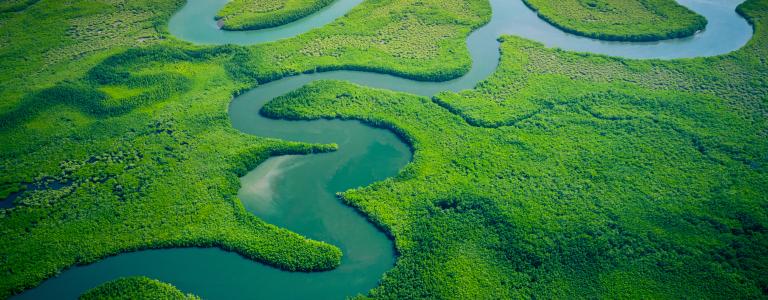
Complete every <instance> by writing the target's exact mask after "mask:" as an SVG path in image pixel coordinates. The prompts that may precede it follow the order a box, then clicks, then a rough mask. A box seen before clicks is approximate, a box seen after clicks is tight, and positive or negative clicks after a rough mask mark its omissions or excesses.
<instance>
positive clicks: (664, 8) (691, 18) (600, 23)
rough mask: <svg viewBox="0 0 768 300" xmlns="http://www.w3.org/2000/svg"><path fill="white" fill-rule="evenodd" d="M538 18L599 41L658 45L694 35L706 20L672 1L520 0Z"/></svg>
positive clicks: (704, 25)
mask: <svg viewBox="0 0 768 300" xmlns="http://www.w3.org/2000/svg"><path fill="white" fill-rule="evenodd" d="M523 2H524V3H526V4H527V5H528V6H529V7H530V8H531V9H533V10H535V11H536V12H537V13H538V15H539V17H541V18H542V19H544V20H545V21H547V22H549V23H550V24H552V25H554V26H556V27H558V28H560V29H562V30H564V31H566V32H570V33H573V34H578V35H583V36H588V37H592V38H597V39H602V40H617V41H658V40H664V39H672V38H679V37H686V36H690V35H693V34H694V33H696V31H699V30H703V29H704V27H706V26H707V19H706V18H704V17H702V16H700V15H698V14H696V13H694V12H692V11H690V10H688V9H687V8H685V7H683V6H681V5H679V4H677V2H675V1H674V0H565V1H563V0H523Z"/></svg>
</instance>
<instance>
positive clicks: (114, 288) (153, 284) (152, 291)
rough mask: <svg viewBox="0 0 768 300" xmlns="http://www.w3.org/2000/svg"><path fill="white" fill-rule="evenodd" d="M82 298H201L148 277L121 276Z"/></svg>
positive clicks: (82, 299) (126, 299) (89, 291)
mask: <svg viewBox="0 0 768 300" xmlns="http://www.w3.org/2000/svg"><path fill="white" fill-rule="evenodd" d="M80 299H81V300H99V299H113V300H118V299H125V300H130V299H158V300H161V299H162V300H171V299H178V300H194V299H200V297H197V296H195V295H192V294H184V293H183V292H181V291H179V289H177V288H176V287H175V286H172V285H170V284H167V283H164V282H160V281H158V280H154V279H149V278H147V277H143V276H138V277H124V278H119V279H116V280H113V281H110V282H107V283H104V284H102V285H100V286H98V287H95V288H93V289H91V290H88V291H87V292H85V293H84V294H83V295H81V296H80Z"/></svg>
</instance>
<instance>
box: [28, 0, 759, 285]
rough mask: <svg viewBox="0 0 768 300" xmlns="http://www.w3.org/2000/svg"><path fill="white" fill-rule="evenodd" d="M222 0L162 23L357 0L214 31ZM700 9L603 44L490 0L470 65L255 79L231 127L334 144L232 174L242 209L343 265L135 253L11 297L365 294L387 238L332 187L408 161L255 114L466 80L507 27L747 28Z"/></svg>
mask: <svg viewBox="0 0 768 300" xmlns="http://www.w3.org/2000/svg"><path fill="white" fill-rule="evenodd" d="M226 2H227V0H189V1H188V3H187V4H186V5H185V6H184V7H183V8H182V9H180V10H179V11H178V12H177V13H176V14H175V15H174V16H173V17H172V18H171V20H170V22H169V30H170V32H171V33H172V34H173V35H174V36H176V37H178V38H180V39H183V40H188V41H190V42H193V43H200V44H226V43H232V44H241V45H247V44H255V43H263V42H270V41H275V40H279V39H283V38H289V37H292V36H296V35H298V34H301V33H304V32H307V31H309V30H312V29H314V28H318V27H321V26H323V25H325V24H328V23H330V22H333V21H334V20H335V19H337V18H339V17H341V16H343V15H344V14H345V13H347V12H348V11H349V10H351V9H355V7H356V6H358V5H359V4H360V3H362V2H363V0H337V1H336V2H334V3H333V4H332V5H330V6H328V7H326V8H325V9H323V10H321V11H319V12H317V13H315V14H313V15H311V16H308V17H306V18H304V19H301V20H298V21H296V22H293V23H291V24H287V25H284V26H280V27H276V28H272V29H266V30H257V31H244V32H226V31H221V30H219V29H218V28H217V26H216V23H215V21H214V20H213V16H214V14H215V13H216V11H218V10H219V9H220V8H221V7H222V6H223V5H224V4H226ZM678 2H679V3H680V4H682V5H684V6H686V7H688V8H690V9H692V10H693V11H695V12H697V13H699V14H701V15H703V16H705V17H706V18H707V20H708V21H709V24H708V26H707V29H706V30H704V31H703V32H700V33H697V34H696V35H694V36H692V37H688V38H683V39H674V40H666V41H660V42H648V43H630V42H606V41H599V40H594V39H590V38H584V37H579V36H575V35H572V34H568V33H565V32H562V31H560V30H559V29H557V28H555V27H553V26H551V25H549V24H548V23H546V22H544V21H542V20H541V19H539V18H538V17H537V16H536V14H535V13H534V12H532V11H531V10H530V9H529V8H528V7H526V6H525V5H524V4H523V3H522V2H521V1H520V0H491V1H490V3H491V6H492V9H493V17H492V20H491V21H490V22H489V23H488V24H487V25H485V26H483V27H481V28H479V29H477V30H475V31H474V32H473V33H472V34H471V35H470V36H469V37H468V38H467V46H468V47H469V50H470V55H471V57H472V62H473V64H472V69H471V70H470V72H468V73H467V74H465V75H464V76H462V77H461V78H458V79H455V80H451V81H446V82H419V81H413V80H407V79H403V78H398V77H395V76H391V75H384V74H376V73H367V72H357V71H331V72H323V73H316V74H303V75H298V76H293V77H288V78H283V79H281V80H278V81H275V82H271V83H268V84H264V85H260V86H259V87H257V88H254V89H253V90H251V91H249V92H247V93H245V94H243V95H240V96H238V97H237V98H235V99H234V100H233V102H232V104H231V105H230V109H229V114H230V117H231V119H232V124H233V126H234V127H235V128H237V129H239V130H241V131H243V132H246V133H249V134H254V135H258V136H268V137H277V138H282V139H286V140H292V141H304V142H320V143H337V144H338V145H339V150H338V151H336V152H333V153H325V154H315V155H306V156H281V157H274V158H271V159H269V160H267V161H266V162H264V163H262V164H261V165H259V166H258V167H257V168H256V169H255V170H253V171H251V172H250V173H249V174H247V175H246V176H244V177H243V178H241V183H242V188H241V190H240V192H239V194H238V196H239V198H240V199H241V200H242V201H243V203H244V205H245V207H246V208H247V209H248V210H249V211H251V212H252V213H254V214H255V215H257V216H258V217H260V218H262V219H264V220H265V221H266V222H269V223H272V224H275V225H278V226H281V227H285V228H287V229H290V230H292V231H295V232H297V233H300V234H302V235H304V236H306V237H309V238H311V239H315V240H322V241H326V242H328V243H331V244H333V245H336V246H338V247H339V248H341V250H342V251H343V253H344V256H343V259H342V264H341V265H340V266H339V267H338V268H337V269H334V270H331V271H327V272H315V273H302V272H285V271H281V270H278V269H275V268H272V267H269V266H265V265H263V264H260V263H257V262H254V261H251V260H248V259H244V258H242V257H241V256H239V255H237V254H234V253H230V252H225V251H222V250H219V249H211V248H208V249H200V248H185V249H166V250H146V251H139V252H132V253H125V254H121V255H118V256H114V257H109V258H106V259H104V260H101V261H99V262H97V263H94V264H91V265H87V266H79V267H73V268H71V269H68V270H66V271H64V272H62V273H61V274H60V275H59V276H56V277H54V278H51V279H49V280H47V281H45V282H44V283H43V284H41V285H40V286H39V287H36V288H34V289H31V290H29V291H26V292H24V293H22V294H20V295H18V296H16V297H15V298H17V299H50V298H56V299H67V298H69V299H74V298H76V297H77V296H78V295H80V294H81V293H82V292H84V291H85V290H87V289H89V288H92V287H95V286H97V285H99V284H101V283H103V282H105V281H108V280H111V279H115V278H117V277H121V276H130V275H145V276H148V277H151V278H156V279H159V280H162V281H165V282H168V283H171V284H173V285H176V286H177V287H179V288H180V289H181V290H183V291H185V292H189V293H194V294H197V295H199V296H201V297H203V298H205V299H242V298H245V299H255V298H261V299H271V298H279V299H342V298H344V297H347V296H353V295H356V294H358V293H362V294H365V293H366V292H367V291H368V290H369V289H371V288H373V287H375V286H376V284H377V282H378V280H379V279H380V278H381V276H382V274H383V273H384V272H386V271H387V270H388V269H390V268H391V267H392V266H393V264H394V262H395V252H394V247H393V245H392V241H391V240H390V239H389V238H388V237H387V236H385V235H384V234H383V233H382V232H381V231H379V230H378V229H377V228H375V227H374V226H373V225H372V224H371V223H369V222H368V221H367V220H366V219H365V217H364V216H362V215H360V214H359V213H357V212H356V211H355V210H354V209H352V208H350V207H348V206H345V205H344V204H342V203H341V202H340V201H339V200H338V199H337V198H336V196H335V193H336V192H340V191H344V190H347V189H349V188H354V187H358V186H364V185H368V184H371V183H373V182H375V181H379V180H383V179H385V178H387V177H391V176H395V175H396V174H397V172H398V171H399V170H400V169H401V168H402V167H403V166H405V165H406V164H407V163H408V162H409V161H410V159H411V152H410V149H409V148H408V146H407V145H405V144H404V143H403V142H402V141H400V140H399V139H398V138H397V137H396V136H395V135H394V134H392V133H391V132H389V131H386V130H382V129H375V128H371V127H368V126H365V125H363V124H361V123H359V122H355V121H339V120H319V121H284V120H272V119H267V118H264V117H262V116H261V115H260V114H259V113H258V111H259V109H260V108H261V107H262V106H263V105H264V104H265V103H267V102H268V101H270V100H271V99H273V98H275V97H277V96H280V95H283V94H285V93H288V92H290V91H292V90H294V89H298V88H300V87H301V86H303V85H305V84H307V83H309V82H311V81H314V80H319V79H336V80H347V81H351V82H354V83H357V84H361V85H365V86H371V87H377V88H384V89H390V90H397V91H403V92H408V93H413V94H418V95H423V96H431V95H434V94H436V93H438V92H440V91H445V90H451V91H459V90H463V89H469V88H472V87H474V86H475V85H476V84H477V83H478V82H480V81H481V80H483V79H484V78H486V77H488V76H489V75H490V74H492V73H493V72H494V70H495V69H496V66H497V64H498V59H499V52H498V42H497V41H496V39H497V37H499V36H500V35H502V34H512V35H518V36H522V37H525V38H529V39H532V40H536V41H539V42H542V43H544V44H545V45H546V46H549V47H559V48H562V49H566V50H574V51H584V52H593V53H600V54H607V55H614V56H622V57H628V58H661V59H673V58H685V57H698V56H712V55H718V54H724V53H728V52H730V51H733V50H736V49H738V48H740V47H742V46H743V45H744V44H746V42H747V41H748V40H749V39H750V38H751V36H752V28H751V26H749V24H747V22H746V21H745V20H744V19H743V18H741V17H740V16H739V15H738V14H736V12H735V8H736V6H737V5H738V4H739V3H740V2H741V1H739V0H724V1H713V0H680V1H678Z"/></svg>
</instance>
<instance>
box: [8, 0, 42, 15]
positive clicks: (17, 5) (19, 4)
mask: <svg viewBox="0 0 768 300" xmlns="http://www.w3.org/2000/svg"><path fill="white" fill-rule="evenodd" d="M37 1H39V0H3V1H2V2H0V13H6V12H18V11H22V10H24V9H26V8H27V7H29V6H30V5H32V4H35V3H37Z"/></svg>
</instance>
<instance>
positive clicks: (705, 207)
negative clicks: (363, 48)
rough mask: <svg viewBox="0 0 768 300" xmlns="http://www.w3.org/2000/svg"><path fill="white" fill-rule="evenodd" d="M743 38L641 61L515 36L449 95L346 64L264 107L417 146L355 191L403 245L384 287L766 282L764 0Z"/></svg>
mask: <svg viewBox="0 0 768 300" xmlns="http://www.w3.org/2000/svg"><path fill="white" fill-rule="evenodd" d="M740 11H741V12H742V13H744V14H747V16H748V17H749V18H750V20H751V21H752V22H754V23H755V25H756V36H755V38H754V39H753V40H752V41H751V42H750V43H749V44H748V45H747V46H746V47H745V48H743V49H742V50H740V51H737V52H735V53H733V54H730V55H726V56H721V57H714V58H702V59H688V60H676V61H656V60H651V61H634V60H625V59H618V58H609V57H604V56H598V55H587V54H577V53H569V52H564V51H559V50H553V49H547V48H544V47H543V46H541V45H539V44H537V43H534V42H530V41H526V40H522V39H519V38H514V37H504V38H503V45H502V51H503V55H502V64H501V67H500V69H499V70H498V72H497V73H496V74H495V75H494V76H493V77H492V78H490V79H489V80H488V81H487V82H484V83H482V84H480V85H479V87H478V88H477V89H475V90H471V91H466V92H462V93H459V94H455V93H444V94H441V95H439V96H438V97H436V98H435V99H428V98H422V97H416V96H411V95H407V94H400V93H393V92H388V91H382V90H374V89H368V88H363V87H359V86H355V85H352V84H348V83H343V82H336V81H323V82H317V83H313V84H310V85H308V86H306V87H304V88H302V89H300V90H297V91H295V92H293V93H291V94H289V95H287V96H285V97H282V98H279V99H277V100H275V101H273V102H271V103H269V104H268V105H267V106H266V107H265V108H264V109H263V113H264V114H266V115H269V116H275V117H284V118H290V119H316V118H344V119H360V120H363V121H365V122H367V123H369V124H372V125H374V126H380V127H386V128H393V129H394V130H395V131H396V132H399V133H400V134H401V136H404V137H405V139H406V140H407V141H409V142H410V143H411V144H412V145H413V146H414V148H415V156H414V161H413V163H412V164H410V165H409V166H408V167H406V169H405V170H404V171H403V172H402V173H401V174H400V176H398V177H397V178H393V179H390V180H386V181H384V182H380V183H376V184H374V185H372V186H369V187H365V188H361V189H356V190H352V191H348V192H345V193H343V195H342V196H343V198H344V199H345V200H346V201H348V202H349V203H350V204H351V205H354V206H355V207H358V208H359V209H360V210H362V211H363V212H365V213H366V214H368V215H370V216H371V218H372V219H373V220H374V221H375V222H377V223H378V224H380V225H381V226H382V227H384V228H388V229H389V230H390V231H391V234H392V235H393V236H394V237H395V239H396V241H397V243H396V244H397V247H398V253H400V257H399V259H398V263H397V265H396V267H395V268H394V269H393V270H392V271H390V272H389V273H387V274H386V276H385V277H384V279H383V282H382V284H381V286H380V287H378V288H376V289H374V290H373V291H372V296H374V297H375V298H378V297H380V298H420V297H425V296H428V297H435V298H463V299H476V298H486V297H487V296H488V295H493V297H494V298H569V297H572V296H573V295H579V297H584V298H621V297H628V298H737V299H742V298H752V299H754V298H765V297H766V295H768V280H766V278H768V276H766V275H768V217H766V216H768V156H766V153H768V141H767V140H766V138H765V137H766V135H767V134H768V120H766V118H765V116H766V115H768V101H766V100H768V98H766V95H768V81H766V80H765V79H764V78H768V76H766V75H768V67H766V64H765V63H764V62H765V60H766V59H767V58H768V47H767V46H766V45H768V34H766V31H765V28H766V23H765V21H764V20H765V19H764V17H765V16H766V15H768V14H766V13H768V1H750V2H748V3H747V4H746V5H744V6H742V7H741V8H740Z"/></svg>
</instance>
